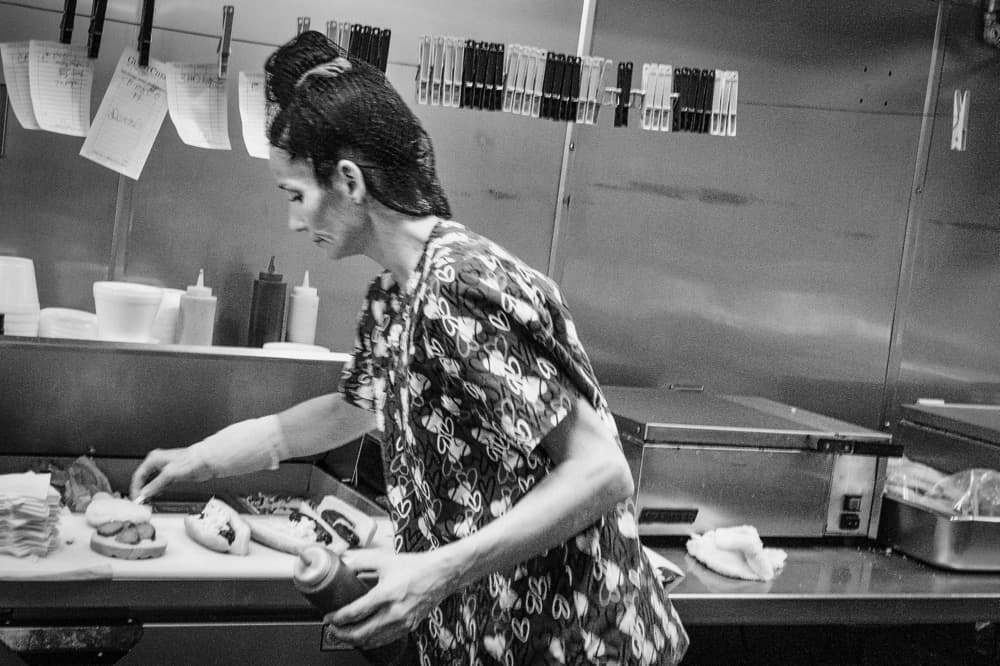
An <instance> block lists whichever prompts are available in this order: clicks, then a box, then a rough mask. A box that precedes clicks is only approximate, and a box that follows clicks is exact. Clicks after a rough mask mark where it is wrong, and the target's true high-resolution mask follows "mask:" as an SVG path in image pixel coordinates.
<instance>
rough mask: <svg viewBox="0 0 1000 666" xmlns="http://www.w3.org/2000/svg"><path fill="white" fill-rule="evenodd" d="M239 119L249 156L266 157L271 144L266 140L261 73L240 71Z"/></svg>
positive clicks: (262, 76) (265, 113) (264, 105)
mask: <svg viewBox="0 0 1000 666" xmlns="http://www.w3.org/2000/svg"><path fill="white" fill-rule="evenodd" d="M240 120H242V123H243V143H244V144H245V145H246V147H247V152H248V153H250V156H251V157H261V158H263V159H267V158H268V157H269V156H270V154H271V144H270V143H268V141H267V99H266V98H265V95H264V74H263V73H260V72H240Z"/></svg>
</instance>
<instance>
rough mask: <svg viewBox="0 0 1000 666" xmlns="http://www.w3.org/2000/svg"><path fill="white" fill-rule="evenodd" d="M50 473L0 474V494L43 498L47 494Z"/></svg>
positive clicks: (50, 477)
mask: <svg viewBox="0 0 1000 666" xmlns="http://www.w3.org/2000/svg"><path fill="white" fill-rule="evenodd" d="M51 479H52V475H51V474H49V473H48V472H46V473H44V474H36V473H35V472H23V473H20V474H0V496H3V497H30V498H32V499H38V500H44V499H46V498H47V497H48V494H49V482H50V481H51Z"/></svg>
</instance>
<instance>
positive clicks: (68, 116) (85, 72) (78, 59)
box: [28, 39, 94, 136]
mask: <svg viewBox="0 0 1000 666" xmlns="http://www.w3.org/2000/svg"><path fill="white" fill-rule="evenodd" d="M28 80H29V83H30V85H29V87H30V89H31V106H32V108H33V109H34V112H35V119H36V120H37V121H38V126H39V127H41V128H42V129H43V130H48V131H49V132H56V133H58V134H69V135H71V136H86V135H87V128H89V127H90V88H91V85H92V84H93V82H94V61H93V60H91V59H90V58H88V57H87V50H86V48H85V47H83V46H74V45H72V44H60V43H58V42H43V41H40V40H37V39H33V40H31V42H30V43H29V47H28Z"/></svg>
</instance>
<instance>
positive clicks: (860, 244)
mask: <svg viewBox="0 0 1000 666" xmlns="http://www.w3.org/2000/svg"><path fill="white" fill-rule="evenodd" d="M844 4H846V5H847V7H841V6H840V4H839V3H838V6H837V7H826V6H824V11H823V12H822V13H823V14H824V16H823V18H822V19H820V18H817V14H819V13H821V10H820V9H819V6H818V5H817V11H816V13H813V12H810V11H808V10H806V9H804V8H803V7H802V5H801V3H791V2H785V3H750V4H747V3H739V4H734V3H722V2H712V3H698V4H697V5H696V4H695V3H672V4H670V5H669V6H665V5H663V4H662V3H653V2H648V3H641V2H640V3H629V5H628V6H627V7H626V6H622V5H620V4H614V3H606V4H601V5H599V6H598V15H597V19H596V22H595V34H594V46H593V52H594V53H597V54H602V55H608V56H610V57H612V58H616V59H629V60H634V61H635V63H636V69H637V71H638V72H639V76H641V63H642V62H644V61H648V62H670V63H673V64H685V65H692V66H702V67H720V68H727V69H729V68H731V69H737V70H739V72H740V106H739V123H738V136H736V137H735V138H726V139H722V138H717V137H711V136H708V135H694V134H684V133H676V134H672V133H653V132H646V131H642V130H640V129H638V127H629V128H628V129H624V128H622V129H616V128H613V127H611V126H610V124H609V123H607V122H605V123H604V124H602V125H601V126H599V127H596V128H590V127H581V128H578V132H577V141H576V150H577V155H576V158H575V165H574V172H573V174H572V175H571V179H570V192H571V195H572V203H571V207H570V211H569V214H568V215H567V221H566V224H565V227H564V228H563V230H562V232H561V235H560V239H559V243H560V247H561V248H562V252H563V255H562V257H561V260H560V275H559V276H560V277H561V282H562V284H563V288H564V291H565V292H566V294H567V296H568V298H569V299H570V301H571V304H572V306H573V308H574V312H575V313H576V316H577V319H578V327H579V330H580V333H581V336H582V337H583V340H584V343H585V344H586V345H587V347H588V349H589V350H590V353H591V356H592V359H593V360H594V362H595V365H596V366H597V370H598V373H599V375H600V376H601V379H602V380H603V381H605V382H608V383H619V384H633V385H639V386H652V385H663V384H669V383H671V382H696V383H700V384H706V385H707V386H709V387H710V388H712V389H713V390H717V391H726V392H744V393H750V394H755V395H762V396H765V397H769V398H772V399H775V400H779V401H782V402H788V403H791V404H795V405H798V406H801V407H804V408H807V409H812V410H814V411H818V412H821V413H825V414H829V415H831V416H835V417H838V418H842V419H844V420H847V421H852V422H855V423H859V424H863V425H866V426H868V427H878V423H879V411H880V407H881V392H882V387H883V383H884V374H885V367H886V366H885V364H886V358H887V353H888V344H889V337H890V326H891V321H892V309H893V305H894V299H895V288H896V279H897V276H898V270H899V257H900V250H901V246H902V240H903V232H904V227H905V221H906V211H907V204H908V195H909V184H910V180H911V178H912V172H913V160H914V157H915V153H916V141H917V136H918V133H919V128H920V116H919V113H920V104H919V103H918V102H922V99H923V98H922V95H923V91H924V84H925V80H926V67H927V61H928V58H929V54H930V45H931V43H932V39H933V33H934V17H935V13H934V6H933V5H931V4H930V3H924V2H913V3H909V4H907V5H906V11H905V12H904V11H903V9H902V8H900V7H898V6H895V7H893V8H885V9H886V11H885V13H884V14H882V13H879V12H878V11H876V10H874V9H872V8H870V7H868V6H867V5H865V4H864V3H844ZM765 5H766V7H765ZM826 9H829V11H825V10H826ZM873 12H874V14H873ZM901 12H903V13H904V14H906V16H907V24H906V28H905V30H904V29H903V28H901V27H899V26H898V25H897V21H898V20H900V19H901V14H900V13H901ZM792 17H794V18H792ZM876 17H878V18H876ZM821 28H822V29H821ZM883 28H885V29H887V30H889V33H890V37H891V35H894V34H899V35H900V38H899V40H895V41H894V40H893V39H892V38H890V39H887V40H885V42H882V41H880V33H879V30H881V29H883ZM626 35H627V36H629V41H628V42H625V41H624V39H625V36H626ZM903 36H905V39H903ZM626 44H628V47H629V50H628V51H624V47H625V45H626ZM866 49H867V52H866ZM889 62H891V63H892V68H893V76H892V80H891V84H890V83H889V78H890V77H888V76H887V75H880V77H882V79H884V80H885V81H886V83H885V86H884V87H880V88H879V90H878V93H879V94H880V95H881V97H882V98H884V100H885V101H887V100H888V99H890V98H892V99H893V100H895V102H894V104H896V106H891V105H879V107H878V108H871V109H863V108H858V107H859V105H858V99H862V97H860V96H859V97H858V99H855V100H854V102H853V103H851V104H846V103H844V100H845V95H848V94H849V95H850V96H851V97H852V98H853V96H854V95H855V92H854V88H853V87H856V86H859V85H860V86H864V85H870V86H872V87H874V86H875V85H876V84H875V83H874V82H871V83H870V84H866V83H865V82H864V81H865V77H866V76H867V75H866V73H865V72H863V71H862V70H863V68H864V65H863V64H862V63H880V64H879V66H881V67H883V69H884V68H885V66H886V65H887V64H888V63H889ZM854 64H857V65H858V67H857V70H856V72H855V71H854ZM871 66H874V65H871ZM886 71H888V70H886ZM852 73H853V74H854V75H851V74H852ZM880 80H881V79H880ZM633 85H634V86H635V87H639V86H640V85H641V82H640V81H639V80H634V81H633ZM865 94H867V93H865ZM859 95H860V93H859ZM633 123H634V124H636V125H637V124H638V119H637V115H636V113H635V112H633V114H632V121H631V123H630V124H633Z"/></svg>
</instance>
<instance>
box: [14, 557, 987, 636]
mask: <svg viewBox="0 0 1000 666" xmlns="http://www.w3.org/2000/svg"><path fill="white" fill-rule="evenodd" d="M654 550H656V551H657V552H658V553H660V554H662V555H663V556H665V557H667V558H669V559H670V560H672V561H673V562H675V563H676V564H677V565H679V566H680V567H681V568H682V569H683V570H684V571H685V572H686V575H685V576H684V577H683V578H681V579H680V580H679V581H676V582H674V583H672V584H671V585H670V586H668V590H669V592H670V594H671V598H672V599H673V601H674V603H675V604H676V606H677V609H678V611H679V612H680V613H681V616H682V618H683V619H684V621H685V623H687V624H690V625H697V624H701V625H704V624H717V625H722V624H731V625H768V624H770V625H790V624H798V625H808V624H844V625H857V624H884V625H894V624H899V625H903V624H919V623H935V624H947V623H966V622H975V621H980V620H991V621H1000V574H962V573H954V572H949V571H945V570H941V569H935V568H933V567H930V566H928V565H925V564H923V563H921V562H918V561H916V560H912V559H909V558H906V557H904V556H901V555H897V554H886V551H885V550H884V549H881V548H852V547H831V546H821V547H794V548H786V549H785V550H786V551H787V552H788V561H787V563H786V565H785V568H784V569H783V570H782V571H781V572H780V573H779V574H778V576H777V577H776V578H775V579H774V580H772V581H770V582H767V583H763V582H750V581H739V580H734V579H730V578H725V577H723V576H720V575H718V574H715V573H713V572H711V571H709V570H708V569H706V568H705V567H703V566H702V565H700V564H698V563H697V562H696V561H695V560H694V559H692V558H691V557H689V556H688V555H687V554H686V553H685V552H684V550H683V549H682V548H680V547H671V548H654ZM83 609H86V610H87V611H88V612H87V614H88V615H91V616H93V615H96V616H98V617H99V616H100V614H101V610H102V609H104V610H108V611H112V610H113V611H115V612H117V613H122V614H125V615H128V616H131V617H133V618H135V619H136V620H138V621H143V620H154V621H156V620H159V621H162V620H166V619H171V620H180V619H183V618H185V617H187V618H189V619H190V618H191V617H192V616H195V617H197V616H205V615H210V616H214V617H215V618H216V619H218V620H230V621H232V620H238V619H240V618H243V619H251V618H256V619H259V618H262V617H267V618H269V619H272V620H284V621H289V620H314V621H315V620H317V619H318V613H317V612H316V611H315V609H313V608H312V607H311V606H310V605H309V604H308V602H306V601H305V599H303V598H302V596H301V595H299V594H298V592H296V590H295V589H294V588H293V586H292V585H291V584H290V582H289V581H287V580H273V581H271V580H252V581H251V580H247V581H238V580H199V581H176V580H171V581H162V580H121V581H117V580H103V581H60V582H45V581H39V582H5V583H3V585H0V617H3V616H4V615H6V617H5V618H4V619H7V620H11V619H13V620H15V621H16V620H18V619H25V618H27V617H31V618H38V617H40V616H41V617H44V616H49V617H54V616H60V617H62V618H67V617H74V616H75V614H76V611H79V610H83Z"/></svg>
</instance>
